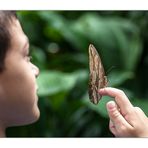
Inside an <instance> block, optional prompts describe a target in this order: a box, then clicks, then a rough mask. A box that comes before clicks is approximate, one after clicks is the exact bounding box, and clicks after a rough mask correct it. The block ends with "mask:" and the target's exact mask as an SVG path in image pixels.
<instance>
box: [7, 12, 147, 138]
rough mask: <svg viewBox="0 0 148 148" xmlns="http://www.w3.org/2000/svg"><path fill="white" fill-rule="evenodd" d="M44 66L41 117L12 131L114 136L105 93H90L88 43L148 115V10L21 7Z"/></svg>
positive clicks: (36, 58) (115, 83)
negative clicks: (92, 96) (93, 99)
mask: <svg viewBox="0 0 148 148" xmlns="http://www.w3.org/2000/svg"><path fill="white" fill-rule="evenodd" d="M17 14H18V17H19V19H20V22H21V24H22V27H23V29H24V32H25V33H26V34H27V36H28V38H29V40H30V54H31V56H32V57H33V58H32V62H33V63H34V64H36V65H37V66H38V67H39V68H40V76H39V77H38V79H37V82H38V85H39V92H38V95H39V108H40V112H41V116H40V119H39V120H38V121H37V122H36V123H34V124H32V125H27V126H21V127H13V128H8V129H7V136H8V137H113V135H112V134H111V132H110V131H109V128H108V122H109V118H108V115H107V111H106V107H105V104H106V102H108V101H109V100H111V99H112V98H109V97H103V98H102V100H101V101H100V103H99V104H98V105H93V104H92V103H90V101H89V98H88V79H89V67H88V62H89V61H88V46H89V44H90V43H92V44H94V46H95V47H96V48H97V50H98V52H99V54H100V56H101V59H102V63H103V65H104V68H105V71H106V75H107V77H108V81H109V86H112V87H116V88H119V89H122V90H124V91H125V93H126V94H127V96H128V97H129V99H130V101H131V102H132V103H133V105H135V106H139V107H141V108H142V109H143V110H144V112H145V113H146V114H147V115H148V90H147V88H148V87H147V82H148V77H147V75H148V12H147V11H18V12H17Z"/></svg>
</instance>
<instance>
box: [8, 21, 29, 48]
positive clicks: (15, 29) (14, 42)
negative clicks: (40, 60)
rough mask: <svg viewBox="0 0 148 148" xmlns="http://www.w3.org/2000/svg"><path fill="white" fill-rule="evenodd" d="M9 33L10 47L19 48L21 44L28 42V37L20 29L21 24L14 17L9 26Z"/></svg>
mask: <svg viewBox="0 0 148 148" xmlns="http://www.w3.org/2000/svg"><path fill="white" fill-rule="evenodd" d="M10 34H11V48H14V49H16V47H17V48H20V47H21V46H22V45H23V44H25V43H26V42H28V38H27V36H26V35H25V33H24V32H23V30H22V27H21V24H20V22H19V20H18V19H14V20H13V22H12V24H11V27H10Z"/></svg>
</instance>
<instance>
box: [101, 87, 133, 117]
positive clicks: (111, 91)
mask: <svg viewBox="0 0 148 148" xmlns="http://www.w3.org/2000/svg"><path fill="white" fill-rule="evenodd" d="M99 94H100V95H103V96H110V97H113V98H114V99H115V101H116V103H117V105H118V106H119V108H120V110H121V113H122V114H123V115H126V114H127V113H129V112H130V111H131V110H132V109H133V105H132V104H131V102H130V101H129V99H128V98H127V96H126V95H125V93H124V92H123V91H122V90H120V89H116V88H112V87H106V88H102V89H100V90H99Z"/></svg>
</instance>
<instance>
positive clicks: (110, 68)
mask: <svg viewBox="0 0 148 148" xmlns="http://www.w3.org/2000/svg"><path fill="white" fill-rule="evenodd" d="M113 68H116V66H112V67H111V68H110V69H108V70H107V72H106V74H108V73H109V72H110V71H111V70H112V69H113Z"/></svg>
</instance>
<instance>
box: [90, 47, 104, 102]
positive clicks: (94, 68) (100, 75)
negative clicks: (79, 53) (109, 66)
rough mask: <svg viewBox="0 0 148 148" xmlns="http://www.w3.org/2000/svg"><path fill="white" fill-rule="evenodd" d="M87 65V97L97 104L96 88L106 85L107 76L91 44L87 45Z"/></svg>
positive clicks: (98, 97)
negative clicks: (88, 75) (88, 73)
mask: <svg viewBox="0 0 148 148" xmlns="http://www.w3.org/2000/svg"><path fill="white" fill-rule="evenodd" d="M89 67H90V78H89V98H90V101H91V102H93V103H94V104H97V103H98V102H99V100H100V99H101V96H100V94H99V93H98V90H99V89H100V88H103V87H106V86H107V78H106V76H105V72H104V68H103V65H102V62H101V59H100V56H99V54H98V52H97V50H96V48H95V47H94V46H93V45H92V44H90V45H89Z"/></svg>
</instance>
